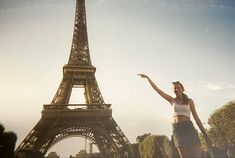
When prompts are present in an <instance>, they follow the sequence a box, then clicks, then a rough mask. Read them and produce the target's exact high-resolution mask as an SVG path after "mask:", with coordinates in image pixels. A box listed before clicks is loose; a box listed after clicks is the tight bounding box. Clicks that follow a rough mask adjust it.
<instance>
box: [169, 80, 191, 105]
mask: <svg viewBox="0 0 235 158" xmlns="http://www.w3.org/2000/svg"><path fill="white" fill-rule="evenodd" d="M172 84H173V85H176V84H178V85H179V86H180V87H181V88H182V89H183V91H184V86H183V84H182V83H181V82H180V81H176V82H172ZM182 95H183V96H182V103H183V104H188V102H189V97H188V96H187V95H186V94H185V93H183V94H182Z"/></svg>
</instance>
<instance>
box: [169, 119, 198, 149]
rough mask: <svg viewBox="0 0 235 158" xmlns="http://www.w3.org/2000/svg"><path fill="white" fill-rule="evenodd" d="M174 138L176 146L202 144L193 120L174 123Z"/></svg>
mask: <svg viewBox="0 0 235 158" xmlns="http://www.w3.org/2000/svg"><path fill="white" fill-rule="evenodd" d="M172 127H173V140H174V144H175V146H176V147H179V146H187V147H190V146H192V145H200V140H199V137H198V134H197V131H196V129H195V128H194V126H193V123H192V122H191V121H182V122H178V123H173V124H172Z"/></svg>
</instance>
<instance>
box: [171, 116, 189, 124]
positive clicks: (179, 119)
mask: <svg viewBox="0 0 235 158" xmlns="http://www.w3.org/2000/svg"><path fill="white" fill-rule="evenodd" d="M189 120H190V118H189V117H188V116H184V115H177V116H174V117H173V123H178V122H182V121H189Z"/></svg>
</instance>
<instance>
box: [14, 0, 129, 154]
mask: <svg viewBox="0 0 235 158" xmlns="http://www.w3.org/2000/svg"><path fill="white" fill-rule="evenodd" d="M95 71H96V68H95V67H94V66H93V65H92V62H91V58H90V52H89V46H88V37H87V24H86V10H85V0H77V2H76V11H75V22H74V32H73V40H72V46H71V52H70V57H69V61H68V64H66V65H65V66H64V67H63V78H62V81H61V83H60V85H59V88H58V90H57V92H56V94H55V96H54V98H53V99H52V102H51V103H50V104H46V105H44V106H43V110H42V117H41V119H40V120H39V122H38V123H37V124H36V125H35V127H33V129H32V130H31V131H30V132H29V134H28V135H27V136H26V137H25V139H24V140H23V141H22V142H21V144H20V145H19V146H18V148H17V149H16V154H17V155H18V156H19V157H20V158H24V157H27V156H28V155H34V154H36V153H40V154H42V155H45V154H46V153H47V152H48V150H49V149H50V148H51V147H53V146H54V145H55V144H56V143H58V142H60V141H62V140H64V139H66V138H69V137H75V136H81V137H86V138H87V139H89V140H90V141H91V142H92V143H93V144H96V145H97V148H98V149H99V151H100V156H101V157H132V155H133V151H132V148H131V144H130V142H129V140H128V139H127V137H126V136H125V135H124V133H123V132H122V130H121V128H120V127H119V126H118V124H117V123H116V122H115V120H114V119H113V117H112V109H111V104H105V102H104V99H103V97H102V95H101V92H100V90H99V87H98V84H97V81H96V78H95ZM73 88H82V89H83V90H84V98H85V104H69V101H70V97H71V93H72V91H73Z"/></svg>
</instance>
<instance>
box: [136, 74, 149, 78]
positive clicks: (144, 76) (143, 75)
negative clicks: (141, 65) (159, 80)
mask: <svg viewBox="0 0 235 158" xmlns="http://www.w3.org/2000/svg"><path fill="white" fill-rule="evenodd" d="M138 75H139V76H140V77H142V78H147V79H149V77H148V76H147V75H145V74H138Z"/></svg>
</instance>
